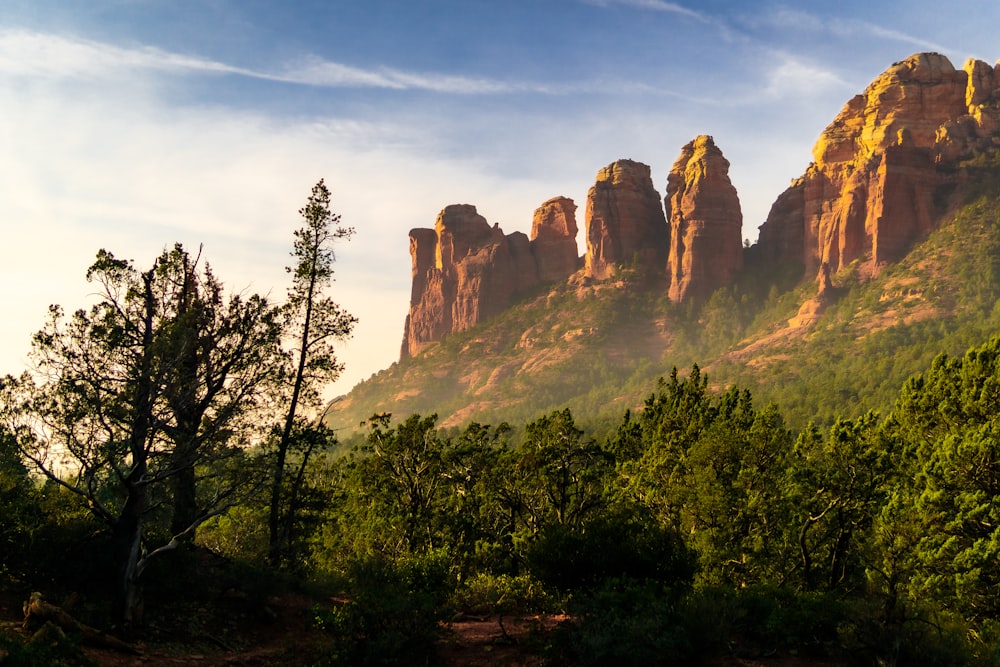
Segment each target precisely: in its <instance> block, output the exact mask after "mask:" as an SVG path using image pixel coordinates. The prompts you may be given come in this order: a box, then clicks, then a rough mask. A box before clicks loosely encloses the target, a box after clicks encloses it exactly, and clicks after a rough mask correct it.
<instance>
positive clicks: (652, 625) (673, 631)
mask: <svg viewBox="0 0 1000 667" xmlns="http://www.w3.org/2000/svg"><path fill="white" fill-rule="evenodd" d="M679 601H680V600H679V597H678V595H677V594H676V593H675V592H672V591H670V590H668V589H664V588H663V587H662V586H661V585H659V584H656V583H655V582H645V583H640V582H636V581H632V580H625V579H621V580H615V579H609V580H605V581H604V583H603V584H602V585H601V586H600V587H598V588H596V589H595V590H593V591H591V592H589V593H586V594H584V595H582V596H579V597H577V598H575V599H574V601H573V604H572V607H571V610H570V611H571V613H572V615H573V620H572V621H568V622H566V623H564V624H563V625H561V626H559V628H557V629H556V631H555V632H554V633H553V636H552V642H551V643H550V645H549V646H548V647H547V651H546V657H547V662H548V664H550V665H573V666H579V667H588V666H589V665H595V666H596V665H616V666H619V665H620V666H628V665H637V666H638V665H642V666H652V665H676V664H685V663H689V662H691V661H692V660H693V659H694V658H695V657H696V656H697V655H698V653H697V652H695V650H694V647H693V646H692V644H691V642H690V640H689V638H688V636H687V628H686V626H685V623H684V622H683V620H682V616H681V614H680V613H679V609H680V607H679Z"/></svg>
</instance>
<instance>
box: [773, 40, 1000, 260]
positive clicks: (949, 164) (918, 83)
mask: <svg viewBox="0 0 1000 667" xmlns="http://www.w3.org/2000/svg"><path fill="white" fill-rule="evenodd" d="M998 81H1000V79H998V75H997V69H996V68H994V67H991V66H989V65H987V64H986V63H983V62H981V61H975V60H970V61H969V62H967V63H966V65H965V67H964V69H961V70H958V69H955V67H954V66H953V65H952V64H951V62H950V61H949V60H948V59H947V58H946V57H945V56H943V55H940V54H936V53H921V54H917V55H914V56H911V57H910V58H907V59H906V60H904V61H902V62H899V63H896V64H895V65H893V66H892V67H890V68H889V69H888V70H886V71H885V72H884V73H883V74H881V75H880V76H879V77H878V78H876V79H875V81H873V82H872V83H871V84H870V85H869V86H868V88H867V89H866V90H865V91H864V93H862V94H861V95H858V96H856V97H854V98H853V99H852V100H851V101H849V102H848V103H847V104H846V105H845V106H844V108H843V110H841V112H840V114H838V116H837V117H836V118H835V119H834V121H833V122H832V123H831V124H830V125H829V126H828V127H827V128H826V130H824V131H823V133H822V135H820V138H819V140H818V141H817V142H816V146H815V147H814V148H813V159H814V161H813V163H812V164H811V165H810V166H809V168H808V169H807V170H806V173H805V174H804V175H803V176H802V177H801V178H800V179H798V180H797V181H795V182H793V183H792V185H791V187H790V188H789V189H788V190H787V191H786V192H785V193H784V194H783V195H781V197H779V199H778V201H777V202H775V204H774V206H773V207H772V209H771V212H770V214H769V215H768V218H767V221H766V222H765V223H764V225H763V226H762V227H761V229H760V237H759V240H758V246H759V248H760V251H761V256H762V257H764V258H765V260H766V261H771V262H799V263H801V264H802V265H803V268H804V271H805V272H806V275H809V274H814V273H816V272H817V271H818V270H819V267H820V266H821V265H822V264H823V263H824V262H825V263H828V264H829V265H830V267H831V269H832V270H833V271H834V272H836V271H839V270H840V269H842V268H844V267H845V266H847V265H848V264H850V263H851V262H853V261H855V260H857V259H862V258H863V259H865V260H866V262H867V267H868V269H869V272H870V273H871V274H874V273H877V272H878V270H879V269H880V268H881V267H882V266H884V265H885V264H886V263H888V262H892V261H895V260H897V259H899V258H900V257H901V256H902V254H903V253H905V252H906V250H907V249H908V248H909V247H910V246H911V245H912V243H913V241H914V240H916V239H917V238H919V237H920V236H921V235H922V234H926V233H927V232H928V231H930V230H931V229H932V228H933V227H934V226H935V225H936V224H937V222H938V221H939V220H940V219H941V217H942V216H943V214H944V213H945V212H946V211H947V209H948V207H949V206H950V205H951V201H950V199H949V196H948V195H949V193H950V192H952V191H953V190H954V188H955V185H956V183H957V181H959V180H960V179H961V177H962V176H961V170H959V169H956V166H957V164H958V162H959V161H960V160H962V159H965V158H967V157H970V156H971V155H972V154H973V153H974V152H975V151H977V150H983V149H991V148H994V147H995V146H996V145H997V143H998V135H1000V131H998V129H1000V105H998V102H1000V91H998V90H997V88H998Z"/></svg>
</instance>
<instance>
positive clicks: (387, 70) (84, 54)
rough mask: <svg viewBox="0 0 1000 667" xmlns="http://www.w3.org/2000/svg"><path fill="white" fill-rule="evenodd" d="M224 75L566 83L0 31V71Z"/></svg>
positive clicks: (507, 87)
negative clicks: (200, 53) (227, 58)
mask: <svg viewBox="0 0 1000 667" xmlns="http://www.w3.org/2000/svg"><path fill="white" fill-rule="evenodd" d="M150 71H153V72H163V73H168V74H169V73H173V74H184V73H204V74H229V75H236V76H243V77H249V78H253V79H262V80H267V81H275V82H282V83H294V84H301V85H308V86H317V87H327V88H344V87H348V88H380V89H386V90H400V91H404V90H416V91H421V90H422V91H432V92H438V93H450V94H461V95H496V94H505V93H518V92H534V93H545V94H558V93H565V92H569V91H570V90H571V87H567V86H548V85H545V84H535V83H524V82H507V81H499V80H494V79H489V78H477V77H465V76H457V75H452V74H443V73H434V72H430V73H424V72H408V71H405V70H399V69H394V68H391V67H375V68H369V69H366V68H361V67H354V66H351V65H346V64H343V63H338V62H332V61H329V60H323V59H321V58H316V57H308V58H305V59H303V60H302V61H300V62H298V63H292V64H289V65H285V66H284V67H282V68H281V69H279V70H277V71H273V72H270V71H260V70H255V69H248V68H244V67H237V66H234V65H229V64H226V63H222V62H218V61H215V60H210V59H205V58H200V57H197V56H190V55H185V54H180V53H174V52H170V51H164V50H161V49H157V48H153V47H148V46H140V47H135V48H128V47H121V46H117V45H113V44H107V43H104V42H97V41H93V40H87V39H80V38H76V37H65V36H61V35H53V34H48V33H38V32H30V31H25V30H4V31H0V74H4V75H8V76H15V77H31V78H34V79H116V78H119V77H121V76H122V75H123V74H127V73H129V72H150Z"/></svg>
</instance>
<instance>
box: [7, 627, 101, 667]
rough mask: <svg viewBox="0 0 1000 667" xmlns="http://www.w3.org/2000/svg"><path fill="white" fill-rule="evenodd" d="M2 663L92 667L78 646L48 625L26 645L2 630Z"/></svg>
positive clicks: (12, 666)
mask: <svg viewBox="0 0 1000 667" xmlns="http://www.w3.org/2000/svg"><path fill="white" fill-rule="evenodd" d="M0 664H3V665H4V666H5V667H7V666H9V667H93V666H94V665H95V663H94V662H93V661H91V660H89V659H88V658H87V656H85V655H84V654H83V651H82V650H81V649H80V646H79V644H78V643H77V642H76V641H74V639H73V638H72V637H68V636H67V635H66V634H65V633H64V632H63V631H62V630H60V629H59V628H58V627H56V626H55V625H52V624H51V623H47V624H46V625H44V626H43V627H42V628H40V629H39V630H38V632H36V633H35V635H34V636H32V637H31V639H29V640H28V641H27V642H22V641H20V640H18V639H14V638H11V637H8V636H7V634H6V633H5V632H4V631H0Z"/></svg>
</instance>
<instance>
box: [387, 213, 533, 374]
mask: <svg viewBox="0 0 1000 667" xmlns="http://www.w3.org/2000/svg"><path fill="white" fill-rule="evenodd" d="M410 257H411V258H412V266H413V268H412V273H413V287H412V289H411V293H410V312H409V314H408V315H407V318H406V326H405V331H404V334H403V345H402V350H401V357H402V358H404V359H405V358H406V357H410V356H413V355H415V354H417V353H418V352H419V351H420V350H422V349H423V348H425V347H426V346H427V345H428V344H430V343H432V342H435V341H438V340H441V338H443V337H444V336H445V335H447V334H449V333H453V332H456V331H464V330H466V329H469V328H470V327H473V326H475V325H476V324H478V323H479V322H482V321H483V320H485V319H487V318H489V317H492V316H494V315H497V314H498V313H500V312H502V311H503V310H504V309H505V308H507V307H508V306H509V305H510V303H511V300H512V299H513V297H514V295H515V294H517V293H518V292H519V291H523V290H525V289H530V288H531V287H534V286H535V285H536V284H537V283H538V274H537V270H536V269H535V265H534V258H533V256H532V254H531V248H530V245H529V243H528V237H527V236H525V235H524V234H521V233H515V234H512V235H510V236H505V235H504V233H503V232H502V231H501V230H500V228H499V227H498V226H496V225H494V226H490V224H489V223H488V222H487V221H486V218H484V217H483V216H481V215H479V213H478V212H477V211H476V207H475V206H470V205H468V204H456V205H452V206H448V207H447V208H445V209H444V210H443V211H441V213H440V214H439V215H438V219H437V223H436V224H435V226H434V229H414V230H412V231H411V232H410Z"/></svg>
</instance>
